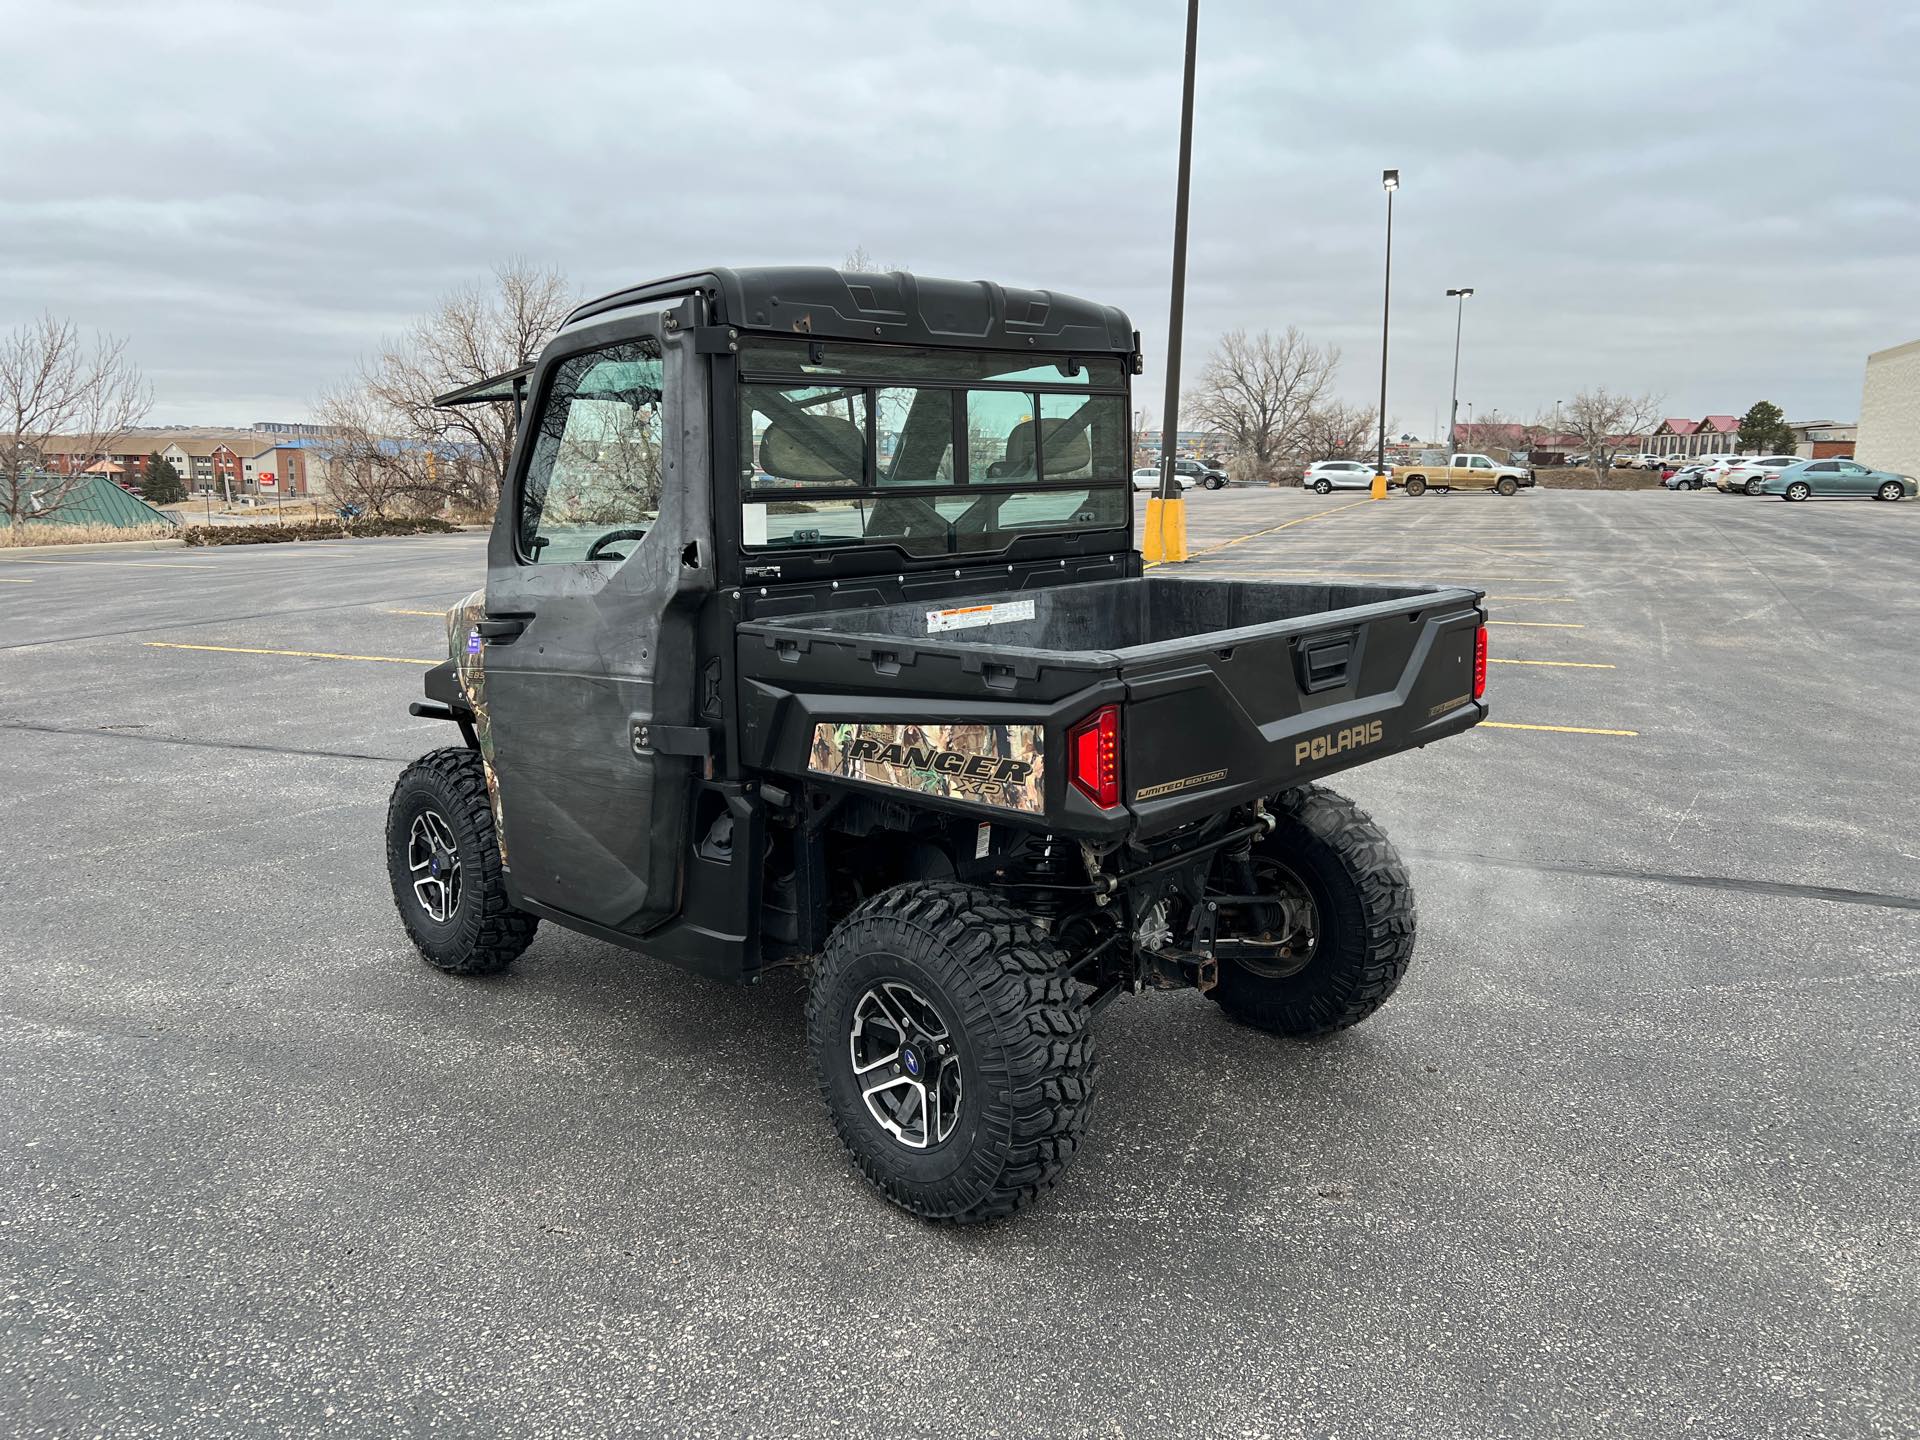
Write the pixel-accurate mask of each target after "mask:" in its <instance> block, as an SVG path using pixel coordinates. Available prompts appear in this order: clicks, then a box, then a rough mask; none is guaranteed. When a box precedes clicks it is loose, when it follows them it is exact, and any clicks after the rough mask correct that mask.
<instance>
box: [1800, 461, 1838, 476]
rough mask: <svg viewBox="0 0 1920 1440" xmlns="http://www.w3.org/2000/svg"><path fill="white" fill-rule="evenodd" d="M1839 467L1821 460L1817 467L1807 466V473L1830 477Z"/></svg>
mask: <svg viewBox="0 0 1920 1440" xmlns="http://www.w3.org/2000/svg"><path fill="white" fill-rule="evenodd" d="M1839 468H1840V467H1839V466H1838V465H1836V464H1834V463H1833V462H1832V461H1831V460H1822V461H1821V462H1820V463H1819V464H1818V465H1809V466H1807V472H1808V473H1809V474H1815V475H1831V474H1833V472H1834V471H1836V470H1838V469H1839Z"/></svg>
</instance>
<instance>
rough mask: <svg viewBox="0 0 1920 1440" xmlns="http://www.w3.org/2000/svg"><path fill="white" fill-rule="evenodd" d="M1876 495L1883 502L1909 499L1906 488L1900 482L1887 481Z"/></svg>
mask: <svg viewBox="0 0 1920 1440" xmlns="http://www.w3.org/2000/svg"><path fill="white" fill-rule="evenodd" d="M1876 493H1877V494H1878V495H1879V496H1880V498H1881V499H1882V500H1904V499H1906V498H1907V491H1906V487H1905V486H1903V485H1902V484H1901V483H1900V482H1899V481H1898V480H1889V481H1887V483H1886V484H1884V485H1882V486H1881V487H1880V489H1879V490H1878V491H1877V492H1876Z"/></svg>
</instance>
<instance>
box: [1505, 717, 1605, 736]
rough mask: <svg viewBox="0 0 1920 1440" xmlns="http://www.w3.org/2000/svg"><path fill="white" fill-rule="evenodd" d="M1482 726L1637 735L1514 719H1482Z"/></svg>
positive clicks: (1560, 732) (1584, 733)
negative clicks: (1525, 722)
mask: <svg viewBox="0 0 1920 1440" xmlns="http://www.w3.org/2000/svg"><path fill="white" fill-rule="evenodd" d="M1480 724H1481V725H1482V726H1483V727H1491V728H1492V729H1495V730H1552V731H1554V732H1555V733H1557V734H1560V735H1633V736H1637V735H1639V733H1640V732H1639V731H1638V730H1595V729H1592V728H1591V727H1589V726H1586V725H1522V724H1520V723H1519V722H1518V721H1515V720H1482V721H1481V722H1480Z"/></svg>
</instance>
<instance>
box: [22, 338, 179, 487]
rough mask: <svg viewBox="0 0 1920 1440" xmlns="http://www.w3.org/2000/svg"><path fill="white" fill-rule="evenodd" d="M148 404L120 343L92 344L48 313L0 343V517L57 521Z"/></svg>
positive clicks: (149, 394) (147, 392)
mask: <svg viewBox="0 0 1920 1440" xmlns="http://www.w3.org/2000/svg"><path fill="white" fill-rule="evenodd" d="M152 404H153V390H152V387H150V386H149V385H148V384H147V382H146V380H145V378H144V377H143V376H142V375H141V373H140V369H139V367H138V366H137V365H135V364H134V363H133V361H132V360H130V359H129V358H128V357H127V342H126V341H125V340H121V339H117V338H116V337H114V336H112V335H97V336H95V337H94V339H93V342H92V344H91V345H89V344H88V343H87V342H86V341H84V340H83V339H82V338H81V335H80V331H79V329H78V328H77V327H76V326H75V325H74V324H73V322H72V321H71V320H59V319H56V318H55V317H54V316H53V315H52V314H45V315H42V316H41V317H40V318H39V319H38V320H35V321H32V322H30V323H28V324H26V325H23V326H21V327H20V328H19V329H17V330H13V331H10V332H9V333H8V334H7V335H6V336H5V337H4V338H0V512H4V513H5V515H6V516H7V518H8V520H9V521H12V522H14V523H18V522H19V521H21V520H28V519H35V518H40V517H45V516H50V515H56V514H58V513H59V512H60V511H61V510H62V509H64V508H65V507H66V506H67V505H69V504H71V503H73V502H74V501H75V500H76V499H78V498H79V496H80V495H81V493H82V492H83V491H84V490H85V489H86V487H87V485H88V483H89V480H88V476H87V474H86V470H87V467H88V466H89V465H92V464H94V463H95V462H96V461H99V460H103V459H105V458H106V457H107V456H108V455H110V454H112V453H114V452H115V450H116V449H117V448H118V447H119V445H120V442H121V440H122V438H123V437H124V436H125V435H126V433H127V431H128V430H130V429H131V428H132V427H133V426H134V425H136V424H138V423H139V421H140V418H141V417H142V416H143V415H145V414H146V413H147V408H148V407H149V406H150V405H152ZM56 445H57V446H58V450H59V453H60V455H62V456H63V457H64V458H63V459H62V460H61V461H59V462H58V463H59V466H60V468H59V469H58V471H56V470H55V464H56V462H55V447H56Z"/></svg>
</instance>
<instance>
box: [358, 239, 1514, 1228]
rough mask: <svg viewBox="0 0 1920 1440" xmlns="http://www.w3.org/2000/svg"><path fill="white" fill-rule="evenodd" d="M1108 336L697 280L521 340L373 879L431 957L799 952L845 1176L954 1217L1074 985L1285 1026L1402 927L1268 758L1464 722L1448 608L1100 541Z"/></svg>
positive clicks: (475, 394) (1331, 754)
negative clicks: (472, 579)
mask: <svg viewBox="0 0 1920 1440" xmlns="http://www.w3.org/2000/svg"><path fill="white" fill-rule="evenodd" d="M1139 362H1140V340H1139V336H1138V333H1137V332H1135V331H1134V330H1133V329H1132V328H1131V326H1130V325H1129V323H1128V321H1127V318H1126V317H1125V316H1124V315H1123V314H1121V313H1120V312H1119V311H1118V310H1114V309H1111V308H1109V307H1106V306H1102V305H1094V304H1090V303H1088V302H1086V301H1083V300H1076V299H1074V298H1072V297H1070V296H1066V295H1060V294H1056V293H1053V292H1051V291H1036V290H1011V289H1003V288H1002V287H1000V286H998V285H993V284H988V283H983V282H976V283H962V282H956V281H946V280H933V279H928V278H926V277H924V276H917V275H907V274H893V275H874V274H853V273H842V272H838V271H834V270H826V269H799V268H793V269H761V270H732V271H729V270H719V269H716V270H712V271H707V272H703V273H700V274H694V275H681V276H676V277H674V278H672V279H668V280H662V281H658V282H656V283H654V284H650V285H644V286H641V287H638V288H636V289H632V290H626V291H621V292H619V293H617V294H613V295H609V296H607V297H605V298H604V299H600V300H595V301H592V302H590V303H588V304H585V305H582V306H581V307H580V308H578V309H577V310H575V311H574V312H573V314H572V316H571V317H570V318H569V319H568V320H567V322H566V324H565V326H564V328H563V329H562V330H561V332H560V334H559V335H558V337H557V338H556V339H555V340H554V341H553V343H552V344H550V345H549V346H548V347H547V348H546V350H545V351H544V353H542V355H541V356H540V358H539V360H538V361H536V362H535V363H534V364H532V365H530V366H528V367H526V368H525V369H524V370H521V371H517V372H514V373H513V374H510V375H506V376H501V377H498V378H497V379H495V380H491V381H487V382H483V383H481V384H478V385H474V386H470V387H468V388H467V389H466V390H463V391H459V392H456V393H454V394H452V395H447V396H442V397H441V403H442V404H447V405H454V404H463V403H474V402H496V403H512V404H513V405H515V406H516V407H517V408H519V409H521V410H523V411H524V412H525V413H524V414H523V416H522V423H521V424H520V427H519V434H518V439H517V441H516V443H515V447H514V453H513V457H512V461H511V465H510V469H509V472H508V478H507V485H506V487H505V494H504V496H503V499H502V502H501V506H500V512H499V518H498V519H497V520H496V522H495V524H494V528H493V533H492V538H491V541H490V543H489V546H488V552H487V583H486V588H485V589H484V590H482V591H479V592H476V593H475V594H474V595H473V597H472V598H471V599H469V600H467V601H465V602H463V603H462V604H461V605H459V606H457V607H455V609H454V610H453V612H452V613H451V614H450V616H449V621H448V640H449V644H450V648H451V651H452V658H451V659H450V660H449V661H448V662H446V663H445V664H443V665H440V666H438V667H436V668H435V669H433V670H431V671H429V672H428V676H427V682H426V691H427V700H426V701H425V702H421V703H416V704H414V705H413V707H412V710H413V713H414V714H416V715H428V716H433V717H436V718H440V719H444V720H447V721H450V722H452V723H454V724H457V725H458V727H459V731H460V735H461V738H462V741H463V743H462V744H460V745H457V746H454V747H452V748H449V749H443V750H437V751H435V752H433V753H432V754H429V755H427V756H425V757H423V758H422V759H420V760H418V761H416V762H415V763H414V764H413V765H411V766H409V767H408V768H407V770H406V771H405V772H404V773H403V774H402V775H401V777H400V781H399V784H398V785H397V786H396V788H395V790H394V793H393V799H392V805H391V809H390V812H389V818H388V824H387V856H388V867H389V870H390V872H391V875H392V881H393V890H394V898H395V900H396V902H397V903H398V905H399V909H400V915H401V918H402V921H403V922H404V924H405V926H406V928H407V930H408V932H409V934H410V935H411V937H412V939H413V941H414V943H415V945H416V946H417V947H418V948H419V950H420V952H421V954H422V955H424V956H425V957H426V959H427V960H428V961H429V962H430V963H432V964H434V965H436V966H438V967H440V968H441V969H443V970H446V971H450V972H453V973H455V974H463V975H472V974H483V973H488V972H493V971H497V970H499V969H501V968H502V967H503V966H505V965H507V964H508V963H509V962H511V961H512V960H513V959H514V958H515V957H516V956H518V955H519V954H520V953H521V952H522V951H524V950H525V949H526V948H527V946H528V944H529V943H530V942H531V941H532V939H533V935H534V928H535V926H537V925H538V924H539V922H540V921H541V920H543V919H545V920H550V921H553V922H554V923H556V924H559V925H564V926H566V927H568V928H569V929H573V930H578V931H581V932H583V933H585V934H588V935H592V936H597V937H599V938H601V939H603V940H606V941H609V942H611V943H613V944H616V945H623V946H628V947H631V948H633V949H635V950H640V951H644V952H645V953H647V954H649V955H651V956H654V957H656V958H657V959H660V960H665V961H669V962H671V963H673V964H676V965H680V966H684V967H685V968H687V969H689V970H692V971H695V972H697V973H699V974H702V975H705V976H710V977H715V978H721V979H727V980H734V981H753V980H757V979H758V978H759V977H760V976H761V975H762V974H763V973H765V972H766V971H767V970H768V968H769V967H772V966H777V965H787V964H801V965H805V966H807V967H809V969H810V973H811V993H810V998H809V1000H808V1004H807V1035H808V1044H809V1047H810V1049H811V1051H812V1056H813V1063H814V1065H815V1067H816V1068H817V1071H818V1076H819V1083H820V1089H821V1092H822V1094H823V1096H824V1098H825V1101H826V1106H827V1110H828V1112H829V1113H830V1115H831V1117H832V1120H833V1123H834V1125H835V1127H836V1128H837V1129H838V1131H839V1134H840V1137H841V1139H842V1140H843V1141H844V1142H845V1143H846V1145H847V1148H848V1149H849V1150H850V1151H851V1152H852V1154H853V1157H854V1159H855V1161H856V1162H857V1163H858V1165H859V1166H860V1168H861V1169H862V1170H863V1171H864V1172H865V1173H866V1175H867V1177H868V1178H869V1179H870V1180H871V1181H872V1182H873V1183H874V1184H875V1185H876V1186H877V1187H878V1188H879V1189H880V1190H881V1191H882V1192H883V1193H884V1194H885V1195H886V1196H887V1197H888V1198H889V1199H891V1200H892V1201H894V1202H895V1203H897V1204H899V1205H901V1206H903V1207H905V1208H906V1209H907V1210H909V1211H911V1212H913V1213H914V1214H916V1215H920V1216H924V1217H928V1218H934V1219H942V1220H956V1221H967V1220H982V1219H987V1218H990V1217H993V1216H997V1215H1004V1214H1007V1213H1009V1212H1011V1211H1013V1210H1015V1209H1017V1208H1018V1207H1019V1206H1021V1205H1022V1204H1024V1203H1025V1202H1026V1201H1028V1200H1030V1199H1032V1198H1033V1197H1034V1196H1035V1195H1037V1194H1039V1193H1040V1192H1041V1191H1043V1190H1045V1189H1047V1188H1048V1187H1049V1186H1050V1185H1051V1184H1052V1182H1053V1181H1054V1179H1055V1177H1056V1176H1057V1175H1058V1174H1059V1172H1060V1171H1061V1169H1062V1167H1064V1166H1065V1165H1066V1163H1067V1162H1068V1160H1070V1159H1071V1158H1072V1157H1073V1155H1074V1153H1075V1151H1076V1150H1077V1149H1078V1148H1079V1146H1080V1144H1081V1143H1082V1139H1083V1136H1084V1134H1085V1130H1086V1125H1087V1119H1088V1115H1089V1111H1090V1109H1091V1106H1092V1102H1093V1093H1094V1080H1095V1064H1094V1036H1093V1032H1092V1029H1091V1028H1090V1026H1091V1022H1092V1020H1093V1017H1094V1015H1095V1014H1096V1012H1098V1011H1099V1010H1100V1009H1101V1007H1102V1006H1104V1005H1105V1004H1106V1003H1107V1002H1109V1001H1110V1000H1112V999H1113V998H1114V997H1115V996H1117V995H1120V994H1122V993H1131V994H1140V993H1141V992H1143V991H1145V990H1148V989H1165V988H1191V989H1196V990H1199V991H1200V992H1202V993H1203V994H1205V995H1207V996H1208V997H1210V998H1211V999H1212V1000H1214V1001H1215V1002H1217V1003H1218V1004H1219V1005H1220V1007H1221V1008H1222V1009H1223V1010H1224V1011H1225V1012H1226V1013H1227V1014H1228V1015H1230V1016H1232V1017H1233V1018H1235V1019H1237V1020H1240V1021H1243V1022H1245V1023H1247V1024H1249V1025H1253V1026H1257V1027H1259V1028H1261V1029H1263V1030H1267V1031H1270V1032H1273V1033H1275V1034H1279V1035H1289V1036H1309V1035H1319V1034H1324V1033H1326V1032H1328V1031H1332V1030H1336V1029H1339V1028H1340V1027H1342V1026H1346V1025H1351V1024H1353V1023H1355V1022H1356V1021H1358V1020H1362V1019H1364V1018H1365V1017H1366V1016H1367V1015H1369V1014H1371V1013H1372V1012H1373V1011H1374V1009H1376V1008H1377V1007H1378V1006H1379V1005H1380V1004H1381V1002H1383V1001H1384V1000H1385V999H1386V998H1387V997H1388V996H1389V995H1390V994H1391V993H1392V992H1393V989H1394V987H1395V986H1396V985H1398V984H1399V982H1400V979H1401V976H1402V975H1403V974H1404V973H1405V971H1406V968H1407V964H1408V961H1409V959H1410V958H1411V956H1412V953H1413V944H1414V903H1413V892H1412V889H1411V887H1410V885H1409V883H1408V879H1407V872H1406V870H1405V868H1404V867H1403V866H1402V864H1401V862H1400V859H1399V857H1398V855H1397V854H1396V853H1395V851H1394V848H1393V846H1392V845H1391V843H1389V841H1388V840H1387V838H1386V836H1385V835H1383V834H1382V833H1381V832H1380V830H1379V829H1378V828H1377V827H1376V826H1375V825H1374V824H1373V822H1372V821H1371V820H1370V819H1369V818H1368V817H1367V816H1366V815H1365V814H1363V813H1362V812H1361V811H1359V810H1358V809H1356V808H1355V807H1354V805H1353V804H1352V803H1351V802H1349V801H1348V800H1346V799H1344V798H1342V797H1341V796H1339V795H1337V794H1335V793H1333V792H1332V791H1330V790H1326V789H1322V788H1321V787H1320V786H1318V785H1317V784H1315V783H1314V782H1315V781H1317V780H1319V779H1320V778H1321V777H1323V776H1326V775H1328V774H1330V773H1332V772H1334V771H1337V770H1341V769H1345V768H1347V767H1349V766H1352V765H1354V764H1357V763H1359V762H1361V761H1365V760H1370V759H1374V758H1377V757H1380V756H1384V755H1391V754H1394V753H1396V752H1399V751H1403V750H1407V749H1409V748H1411V747H1414V746H1419V745H1424V744H1426V743H1428V742H1429V741H1432V740H1437V739H1439V738H1441V737H1442V736H1446V735H1452V734H1454V733H1456V732H1458V731H1461V730H1465V729H1467V728H1468V727H1469V726H1472V725H1474V724H1476V723H1477V722H1478V721H1480V720H1481V719H1483V718H1484V717H1485V715H1486V706H1485V705H1484V703H1483V702H1482V699H1481V697H1482V693H1483V690H1484V687H1485V674H1486V671H1485V656H1486V650H1485V645H1486V631H1485V629H1484V628H1483V621H1484V619H1485V611H1484V609H1483V608H1482V603H1481V602H1482V600H1483V596H1482V595H1481V594H1480V593H1479V592H1478V591H1474V590H1468V589H1459V588H1452V587H1441V586H1428V585H1398V586H1387V585H1335V584H1324V583H1308V584H1280V583H1267V582H1260V581H1246V580H1209V579H1186V578H1176V577H1174V576H1171V575H1168V574H1167V573H1166V572H1164V571H1162V572H1158V573H1154V574H1146V573H1143V569H1142V565H1141V561H1140V556H1139V555H1138V554H1137V553H1136V552H1135V550H1134V548H1133V535H1132V519H1133V507H1132V499H1131V488H1130V481H1129V458H1130V457H1129V452H1130V446H1129V437H1128V431H1127V417H1128V414H1129V408H1128V387H1129V384H1130V378H1129V377H1130V376H1131V375H1132V374H1133V373H1135V372H1137V370H1138V368H1139Z"/></svg>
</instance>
